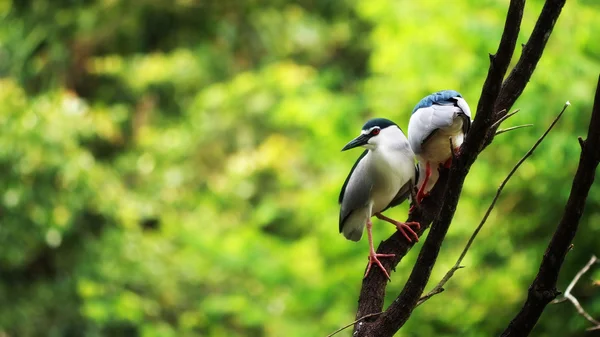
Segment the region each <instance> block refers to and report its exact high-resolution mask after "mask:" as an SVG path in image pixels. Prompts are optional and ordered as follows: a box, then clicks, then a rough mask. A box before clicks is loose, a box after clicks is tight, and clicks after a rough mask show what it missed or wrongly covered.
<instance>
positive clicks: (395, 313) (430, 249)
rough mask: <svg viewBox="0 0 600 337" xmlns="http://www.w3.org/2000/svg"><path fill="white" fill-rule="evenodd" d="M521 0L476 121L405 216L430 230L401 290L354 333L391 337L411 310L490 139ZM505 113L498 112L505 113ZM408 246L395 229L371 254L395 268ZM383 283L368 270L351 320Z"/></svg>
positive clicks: (370, 309) (494, 59) (375, 302)
mask: <svg viewBox="0 0 600 337" xmlns="http://www.w3.org/2000/svg"><path fill="white" fill-rule="evenodd" d="M548 1H550V0H548ZM524 2H525V1H524V0H511V2H510V6H509V9H508V14H507V18H506V22H505V27H504V32H503V35H502V39H501V42H500V45H499V47H498V52H497V53H496V54H495V55H490V61H491V64H490V69H489V71H488V76H487V78H486V81H485V84H484V87H483V89H482V93H481V98H480V100H479V104H478V107H477V115H476V119H475V121H474V122H473V125H472V127H471V130H470V131H469V134H468V135H467V137H466V140H465V142H464V144H463V145H462V148H461V154H460V155H459V156H458V157H457V158H456V160H454V161H453V164H452V167H451V169H450V171H448V170H441V172H440V177H439V179H438V182H437V183H436V185H435V187H434V188H433V190H432V191H431V195H430V197H429V198H427V199H426V200H425V201H424V202H423V203H422V204H421V206H420V207H419V208H417V209H416V211H415V212H414V213H413V214H411V215H410V216H409V219H408V221H418V222H420V223H421V225H422V227H421V230H420V231H419V232H418V234H419V235H421V234H422V233H423V231H424V230H425V229H426V228H427V227H428V224H430V223H431V222H432V221H433V220H434V219H435V221H434V222H433V225H432V228H431V233H430V234H429V235H428V237H427V240H426V241H425V243H424V244H423V247H422V249H421V252H420V254H419V257H418V259H417V263H416V264H415V266H414V268H413V270H412V272H411V275H410V277H409V279H408V281H407V282H406V284H405V287H404V289H403V290H402V292H401V293H400V295H399V296H398V298H397V299H396V300H395V301H394V302H393V303H392V304H391V305H390V307H389V308H388V309H387V310H386V311H384V313H383V314H381V315H380V316H378V317H377V318H376V319H374V320H371V321H369V320H365V321H363V322H362V324H356V325H355V326H354V330H355V334H354V335H355V336H392V335H393V334H394V333H395V332H396V331H397V330H398V329H399V328H400V327H401V326H402V325H403V324H404V323H405V322H406V320H408V318H409V317H410V315H411V313H412V310H413V309H414V308H415V306H416V304H417V301H418V300H419V298H420V296H421V294H422V293H423V289H424V287H425V285H426V284H427V281H428V279H429V276H430V274H431V270H432V269H433V265H434V264H435V261H436V259H437V256H438V253H439V249H440V246H441V244H442V241H443V239H444V237H445V235H446V232H447V231H448V227H449V225H450V222H451V221H452V218H453V216H454V211H455V210H456V205H457V204H458V199H459V196H460V193H461V191H462V186H463V183H464V180H465V177H466V175H467V173H468V172H469V169H470V167H471V165H472V164H473V162H474V161H475V159H476V158H477V156H478V155H479V153H480V152H481V151H482V150H483V149H484V147H485V146H486V145H487V144H489V143H491V141H492V139H493V138H494V136H495V129H494V132H490V130H491V129H492V128H491V125H492V124H493V123H494V122H495V121H497V120H498V119H499V118H501V117H502V116H498V113H497V112H495V111H498V110H499V109H498V106H499V104H497V98H498V96H499V95H500V94H501V88H503V86H502V80H503V78H504V76H505V75H506V71H507V69H508V66H509V64H510V61H511V58H512V55H513V52H514V49H515V45H516V41H517V38H518V34H519V29H520V24H521V19H522V16H523V7H524ZM552 2H556V1H552ZM563 3H564V1H563ZM544 8H546V7H544ZM560 8H562V6H560ZM560 8H559V9H558V13H560ZM546 12H547V11H545V12H544V11H543V12H542V15H543V14H544V13H546ZM557 16H558V14H557ZM544 20H545V19H543V18H542V17H541V16H540V18H539V20H538V21H544ZM538 26H540V27H541V28H538V31H539V30H540V29H542V28H544V27H546V26H547V25H539V24H538V25H537V26H536V28H537V27H538ZM552 26H553V25H550V29H549V30H548V31H546V32H544V34H542V37H541V38H543V39H544V41H543V42H539V41H535V40H536V39H538V38H540V37H539V36H538V35H536V37H535V38H534V36H532V38H531V39H530V42H529V43H530V44H531V45H532V46H541V49H540V50H539V53H540V54H541V51H543V47H544V46H545V43H546V42H545V41H546V40H547V39H548V36H549V35H550V33H551V28H552ZM538 49H539V48H532V50H533V51H532V52H531V53H532V54H535V53H533V52H534V51H536V52H537V51H538ZM528 55H529V54H528ZM537 60H539V57H537V58H531V59H530V61H529V62H528V64H530V65H531V66H530V67H529V68H530V69H531V71H532V72H533V69H535V65H536V64H537ZM527 79H528V78H527ZM526 84H527V81H525V83H520V82H518V81H515V83H514V84H512V85H513V86H522V87H523V88H524V87H525V86H526ZM509 89H510V88H508V87H506V90H509ZM510 90H513V89H510ZM513 91H515V92H517V93H518V94H517V97H518V95H520V93H521V92H522V89H519V90H513ZM513 103H514V101H513ZM504 105H506V103H504ZM511 105H512V103H511ZM500 109H504V110H505V111H507V110H508V109H510V106H502V107H501V108H500ZM505 111H504V112H502V113H503V114H505V113H506V112H505ZM496 128H497V125H496ZM442 201H443V203H442ZM411 247H412V244H408V243H406V242H405V241H404V240H403V239H402V237H401V236H400V235H399V234H398V233H395V234H394V235H392V236H391V237H390V238H389V239H387V240H386V241H384V242H382V243H381V244H380V246H379V247H378V249H377V252H378V253H383V254H386V253H387V254H389V253H392V254H396V256H395V258H393V259H388V260H386V261H385V262H384V266H385V267H386V269H388V270H390V269H393V268H395V266H396V265H397V264H398V263H399V261H400V260H401V259H402V257H403V256H404V255H405V254H406V253H407V252H408V250H409V249H410V248H411ZM386 284H387V280H386V279H385V276H384V275H383V274H382V273H373V274H371V275H369V277H367V278H366V279H364V280H363V284H362V289H361V294H360V297H359V303H358V310H357V316H356V317H357V318H358V317H362V316H365V315H368V314H371V313H376V312H380V311H381V310H382V308H383V301H384V296H385V287H386Z"/></svg>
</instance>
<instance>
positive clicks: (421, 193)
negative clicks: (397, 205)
mask: <svg viewBox="0 0 600 337" xmlns="http://www.w3.org/2000/svg"><path fill="white" fill-rule="evenodd" d="M430 176H431V165H430V164H429V162H427V163H426V164H425V179H424V180H423V185H421V188H419V191H418V192H417V200H416V204H417V205H418V204H420V203H421V201H423V198H425V197H426V196H428V195H429V193H425V186H427V183H428V182H429V177H430Z"/></svg>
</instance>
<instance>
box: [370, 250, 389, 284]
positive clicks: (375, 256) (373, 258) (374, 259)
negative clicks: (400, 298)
mask: <svg viewBox="0 0 600 337" xmlns="http://www.w3.org/2000/svg"><path fill="white" fill-rule="evenodd" d="M394 256H396V254H377V253H375V251H373V250H372V251H371V252H370V253H369V266H368V267H367V271H366V272H365V276H364V277H363V279H365V278H367V275H369V271H371V266H372V265H373V263H375V264H377V265H378V266H379V268H381V271H383V273H384V274H385V276H386V277H387V279H388V280H391V279H390V274H389V273H388V272H387V270H385V268H384V267H383V265H382V264H381V262H380V261H379V259H378V257H394Z"/></svg>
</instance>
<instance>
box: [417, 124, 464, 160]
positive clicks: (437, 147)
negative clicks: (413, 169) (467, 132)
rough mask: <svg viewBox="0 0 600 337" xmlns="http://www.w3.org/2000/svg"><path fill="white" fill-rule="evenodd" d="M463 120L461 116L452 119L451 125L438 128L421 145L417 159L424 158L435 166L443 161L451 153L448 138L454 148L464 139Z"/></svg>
mask: <svg viewBox="0 0 600 337" xmlns="http://www.w3.org/2000/svg"><path fill="white" fill-rule="evenodd" d="M462 126H463V120H462V119H461V118H456V119H454V121H453V123H452V125H451V126H449V127H447V128H440V129H438V130H437V131H435V133H434V134H433V135H432V136H431V137H430V138H429V139H428V140H427V142H425V144H423V145H422V149H423V150H422V151H421V153H420V154H419V157H420V158H419V161H421V159H424V160H425V161H429V162H430V163H431V164H433V167H435V168H437V166H438V165H439V164H443V163H445V162H446V161H447V160H448V159H450V157H451V156H452V153H451V152H450V140H449V139H450V138H452V145H453V146H454V148H457V147H459V146H460V145H461V144H462V143H463V140H464V134H463V132H462Z"/></svg>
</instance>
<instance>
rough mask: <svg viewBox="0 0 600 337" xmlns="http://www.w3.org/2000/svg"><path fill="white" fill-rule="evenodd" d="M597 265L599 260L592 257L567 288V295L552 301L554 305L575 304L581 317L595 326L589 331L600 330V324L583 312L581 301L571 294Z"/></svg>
mask: <svg viewBox="0 0 600 337" xmlns="http://www.w3.org/2000/svg"><path fill="white" fill-rule="evenodd" d="M595 263H599V262H598V258H597V257H596V256H592V258H591V259H590V260H589V261H588V263H586V265H585V266H584V267H583V268H581V270H580V271H579V272H578V273H577V274H576V275H575V277H574V278H573V280H572V281H571V283H570V284H569V286H568V287H567V290H565V294H564V295H563V297H562V298H560V299H555V300H554V301H552V303H560V302H564V301H567V300H569V301H570V302H571V303H572V304H573V306H575V309H576V310H577V312H578V313H579V314H580V315H581V316H583V317H584V318H585V319H587V320H588V321H589V322H590V323H592V324H594V326H593V327H591V328H588V329H587V330H588V331H590V330H595V329H600V322H599V321H597V320H595V319H594V318H593V317H592V316H590V314H588V313H587V312H586V311H585V310H583V307H581V304H579V301H578V300H577V298H575V296H573V294H571V291H572V290H573V287H575V285H576V284H577V282H579V279H580V278H581V276H583V274H585V273H587V272H588V270H590V268H591V267H592V265H594V264H595Z"/></svg>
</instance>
